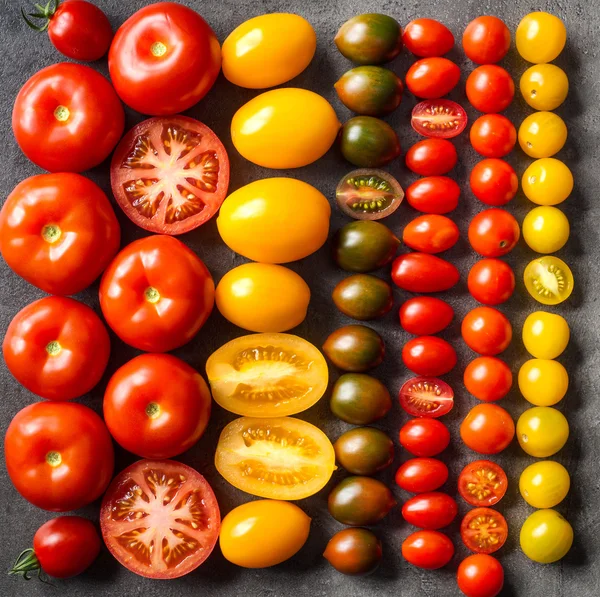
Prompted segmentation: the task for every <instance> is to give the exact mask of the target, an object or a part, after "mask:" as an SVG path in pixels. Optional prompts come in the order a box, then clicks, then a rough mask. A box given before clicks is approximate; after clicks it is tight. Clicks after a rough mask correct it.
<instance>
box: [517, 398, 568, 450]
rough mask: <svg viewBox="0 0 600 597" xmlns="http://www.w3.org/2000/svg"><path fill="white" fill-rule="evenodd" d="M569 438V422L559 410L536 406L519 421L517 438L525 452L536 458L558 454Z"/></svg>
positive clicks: (527, 411)
mask: <svg viewBox="0 0 600 597" xmlns="http://www.w3.org/2000/svg"><path fill="white" fill-rule="evenodd" d="M568 438H569V422H568V421H567V419H566V418H565V415H563V414H562V413H561V412H560V411H559V410H556V409H555V408H550V407H548V406H535V407H534V408H530V409H528V410H526V411H525V412H524V413H523V414H522V415H521V416H520V417H519V420H518V421H517V439H518V440H519V445H520V446H521V448H522V449H523V451H524V452H526V453H527V454H529V455H530V456H535V458H547V457H548V456H552V455H553V454H556V453H557V452H558V451H559V450H560V449H561V448H562V447H563V446H564V445H565V444H566V443H567V439H568Z"/></svg>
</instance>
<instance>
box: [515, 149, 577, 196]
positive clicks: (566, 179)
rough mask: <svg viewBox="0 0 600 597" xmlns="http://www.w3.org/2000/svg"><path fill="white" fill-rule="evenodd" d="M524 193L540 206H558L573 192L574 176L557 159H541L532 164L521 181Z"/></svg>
mask: <svg viewBox="0 0 600 597" xmlns="http://www.w3.org/2000/svg"><path fill="white" fill-rule="evenodd" d="M521 186H522V188H523V192H524V193H525V196H526V197H527V199H529V201H532V202H533V203H537V204H538V205H558V204H559V203H562V202H563V201H564V200H565V199H566V198H567V197H568V196H569V195H570V194H571V191H572V190H573V174H571V171H570V170H569V168H567V166H566V164H564V163H563V162H561V161H560V160H557V159H555V158H541V159H539V160H536V161H535V162H533V164H530V165H529V167H528V168H527V169H526V170H525V172H524V173H523V178H522V179H521Z"/></svg>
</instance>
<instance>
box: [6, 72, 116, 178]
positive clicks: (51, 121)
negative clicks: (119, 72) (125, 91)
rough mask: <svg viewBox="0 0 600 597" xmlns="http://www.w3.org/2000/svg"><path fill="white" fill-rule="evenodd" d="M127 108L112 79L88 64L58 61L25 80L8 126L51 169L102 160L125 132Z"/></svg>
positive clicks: (23, 146)
mask: <svg viewBox="0 0 600 597" xmlns="http://www.w3.org/2000/svg"><path fill="white" fill-rule="evenodd" d="M124 126H125V112H124V111H123V106H122V105H121V102H120V101H119V98H118V97H117V94H116V93H115V90H114V89H113V88H112V86H111V84H110V83H109V82H108V81H107V80H106V79H105V78H104V77H103V76H102V75H101V74H99V73H97V72H96V71H95V70H93V69H91V68H90V67H89V66H83V65H81V64H72V63H69V62H61V63H59V64H53V65H51V66H47V67H46V68H43V69H42V70H41V71H39V72H37V73H36V74H35V75H33V77H31V78H30V79H29V81H27V83H25V85H23V87H22V88H21V91H19V94H18V95H17V99H16V100H15V105H14V108H13V113H12V128H13V132H14V134H15V138H16V140H17V143H18V144H19V147H20V148H21V150H22V151H23V153H24V154H25V155H26V156H27V157H28V158H29V159H30V160H31V161H32V162H33V163H34V164H37V165H38V166H39V167H40V168H43V169H44V170H49V171H50V172H82V171H83V170H89V169H90V168H93V167H94V166H97V165H98V164H99V163H100V162H103V161H104V160H105V159H106V158H107V157H108V155H109V153H110V152H111V151H112V150H113V148H114V147H115V145H116V144H117V141H118V140H119V139H120V138H121V135H122V134H123V127H124Z"/></svg>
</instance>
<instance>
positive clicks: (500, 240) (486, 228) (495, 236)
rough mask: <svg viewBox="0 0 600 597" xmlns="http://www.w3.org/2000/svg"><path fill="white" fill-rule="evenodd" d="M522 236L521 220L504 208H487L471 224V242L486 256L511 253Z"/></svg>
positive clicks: (476, 249) (474, 247)
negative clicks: (518, 220)
mask: <svg viewBox="0 0 600 597" xmlns="http://www.w3.org/2000/svg"><path fill="white" fill-rule="evenodd" d="M520 236H521V231H520V229H519V222H517V220H515V218H514V216H513V215H511V214H510V213H508V212H507V211H505V210H504V209H486V210H485V211H482V212H481V213H478V214H477V215H476V216H475V217H474V218H473V219H472V220H471V223H470V224H469V242H470V243H471V246H472V247H473V249H474V250H475V251H477V253H479V254H480V255H483V256H484V257H501V256H502V255H506V254H507V253H510V251H512V250H513V249H514V248H515V246H516V244H517V242H519V237H520Z"/></svg>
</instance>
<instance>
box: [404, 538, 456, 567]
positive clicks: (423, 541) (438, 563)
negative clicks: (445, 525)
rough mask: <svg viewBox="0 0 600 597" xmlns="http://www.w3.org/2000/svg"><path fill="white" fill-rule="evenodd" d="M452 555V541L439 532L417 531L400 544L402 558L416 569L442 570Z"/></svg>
mask: <svg viewBox="0 0 600 597" xmlns="http://www.w3.org/2000/svg"><path fill="white" fill-rule="evenodd" d="M453 555H454V545H453V544H452V541H450V539H448V537H446V535H444V533H440V532H439V531H417V532H416V533H413V534H412V535H409V536H408V537H407V538H406V539H405V540H404V543H402V556H403V557H404V559H405V560H406V561H407V562H408V563H409V564H412V565H413V566H416V567H417V568H425V569H426V570H436V569H437V568H442V567H443V566H445V565H446V564H447V563H448V562H449V561H450V560H451V559H452V556H453Z"/></svg>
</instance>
